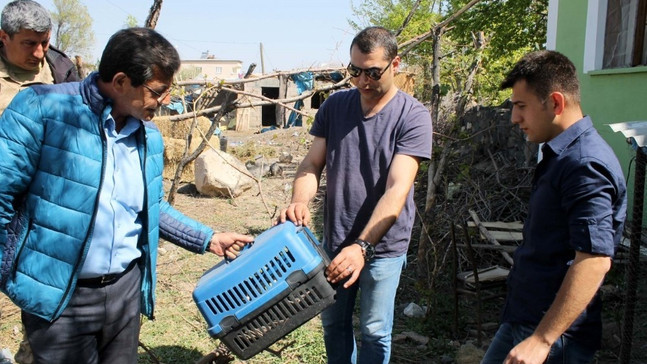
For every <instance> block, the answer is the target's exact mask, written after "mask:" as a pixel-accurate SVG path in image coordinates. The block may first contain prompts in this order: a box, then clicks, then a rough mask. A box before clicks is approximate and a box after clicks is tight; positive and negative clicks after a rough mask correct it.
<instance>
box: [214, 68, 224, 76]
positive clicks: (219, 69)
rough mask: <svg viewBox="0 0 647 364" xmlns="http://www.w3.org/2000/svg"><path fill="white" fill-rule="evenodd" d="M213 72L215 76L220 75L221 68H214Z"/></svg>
mask: <svg viewBox="0 0 647 364" xmlns="http://www.w3.org/2000/svg"><path fill="white" fill-rule="evenodd" d="M214 72H215V73H216V74H217V75H221V74H222V67H216V68H215V69H214Z"/></svg>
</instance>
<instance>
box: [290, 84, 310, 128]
mask: <svg viewBox="0 0 647 364" xmlns="http://www.w3.org/2000/svg"><path fill="white" fill-rule="evenodd" d="M290 78H291V79H292V81H293V82H294V84H295V85H296V86H297V93H298V94H299V95H301V94H302V93H304V92H305V91H308V90H312V89H313V88H314V77H313V75H312V72H301V73H297V74H294V75H292V76H290ZM303 105H304V103H303V100H297V101H296V102H295V103H294V108H295V109H297V110H301V108H303ZM301 125H303V117H302V115H301V114H297V113H296V112H294V111H292V112H291V113H290V116H289V117H288V122H287V124H286V125H285V127H286V128H289V127H292V126H301Z"/></svg>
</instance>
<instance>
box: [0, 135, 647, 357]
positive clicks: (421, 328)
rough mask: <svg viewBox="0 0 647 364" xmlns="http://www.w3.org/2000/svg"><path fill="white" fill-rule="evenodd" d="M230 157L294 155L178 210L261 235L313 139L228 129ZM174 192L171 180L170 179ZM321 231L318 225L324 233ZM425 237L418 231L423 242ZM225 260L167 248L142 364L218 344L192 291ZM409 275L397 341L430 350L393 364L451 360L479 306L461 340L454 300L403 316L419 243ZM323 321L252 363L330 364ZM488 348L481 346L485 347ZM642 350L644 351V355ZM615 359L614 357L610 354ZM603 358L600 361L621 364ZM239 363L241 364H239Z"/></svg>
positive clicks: (492, 311)
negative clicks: (247, 185)
mask: <svg viewBox="0 0 647 364" xmlns="http://www.w3.org/2000/svg"><path fill="white" fill-rule="evenodd" d="M224 135H225V136H226V137H227V141H228V152H230V153H232V154H235V155H237V156H238V157H239V159H241V160H242V161H243V162H245V161H248V160H256V161H257V163H258V162H262V163H264V164H271V163H273V162H275V161H276V160H277V159H278V157H279V156H280V155H281V154H282V153H284V154H285V153H287V154H290V155H291V156H292V161H291V162H289V163H280V165H281V167H282V170H283V173H282V175H279V176H272V177H266V178H263V179H262V181H261V187H260V188H259V186H254V187H252V188H251V189H250V190H248V191H246V192H244V193H243V194H242V195H241V196H238V197H236V198H230V199H227V198H211V197H204V196H200V195H199V194H198V193H197V191H196V190H195V187H194V186H193V185H192V184H186V183H185V184H183V185H182V186H181V188H180V189H179V193H178V194H177V195H176V200H175V207H176V208H177V209H178V210H180V211H182V212H183V213H185V214H186V215H188V216H190V217H192V218H195V219H196V220H199V221H201V222H203V223H205V224H207V225H209V226H212V227H213V228H214V229H216V230H219V231H237V232H242V233H248V234H251V235H258V234H259V233H261V232H262V231H264V230H266V229H268V228H269V227H270V226H271V223H272V220H273V218H275V214H276V213H277V211H278V210H279V209H280V208H282V207H284V206H286V205H287V204H288V203H289V200H290V197H291V186H292V179H293V178H294V173H295V170H296V166H297V165H298V163H299V162H300V161H301V160H302V159H303V157H304V156H305V154H306V153H307V150H308V147H309V145H310V143H311V140H312V137H311V136H309V135H308V133H307V131H306V129H305V128H303V129H302V128H292V129H285V130H273V131H269V132H266V133H262V134H254V133H253V132H235V131H225V132H224ZM166 187H167V189H168V188H169V187H170V182H168V181H167V182H166ZM317 228H318V226H313V230H314V231H315V233H317ZM418 234H419V232H418V230H417V229H415V230H414V233H413V237H414V240H416V238H417V236H418ZM218 261H219V260H218V259H217V258H216V257H215V256H213V255H210V254H207V255H204V256H196V255H194V254H190V253H187V252H185V251H184V250H182V249H178V248H177V247H175V246H174V245H172V244H170V243H162V244H161V245H160V251H159V264H158V287H157V307H156V320H155V321H148V320H145V321H144V322H143V324H142V334H141V336H140V338H141V343H142V344H143V345H142V347H141V348H140V360H139V361H138V362H139V363H167V364H169V363H178V364H179V363H195V362H196V361H197V360H199V359H200V358H202V357H203V356H204V355H206V354H208V353H209V352H210V351H211V350H213V349H215V347H216V346H217V341H215V340H213V339H211V338H210V337H209V336H208V334H207V332H206V328H205V326H206V325H205V322H204V320H203V318H202V316H201V315H200V313H199V312H198V311H197V308H196V306H195V303H194V302H193V300H192V297H191V294H192V292H193V289H194V288H195V284H196V283H197V281H198V279H199V278H200V276H201V275H202V274H203V273H204V272H205V271H206V270H207V269H209V268H210V267H212V266H213V265H214V264H216V263H217V262H218ZM408 261H409V262H410V265H409V266H408V267H407V269H406V270H405V271H404V272H403V275H402V277H401V284H400V288H399V290H398V296H397V299H396V307H397V311H396V316H395V322H394V330H393V334H394V336H397V335H398V334H401V333H403V332H414V333H417V334H421V335H424V336H427V337H428V338H429V339H430V341H429V342H428V343H427V344H426V345H421V344H420V343H416V342H415V341H413V340H411V339H402V340H399V341H396V342H394V344H393V352H392V360H391V362H392V363H394V364H406V363H452V362H455V361H454V360H455V354H456V351H457V350H458V348H459V347H460V346H461V345H462V344H465V343H466V342H474V343H476V340H475V335H474V332H473V331H470V330H469V328H470V327H471V328H473V327H474V325H473V323H474V306H473V305H474V303H473V302H471V301H461V303H460V313H461V315H460V318H459V319H460V326H461V329H460V330H459V332H458V336H455V335H452V334H450V331H451V328H450V326H451V323H450V322H451V321H452V305H453V302H452V300H451V298H447V297H445V298H443V297H442V296H441V298H439V299H437V300H436V301H434V302H433V306H434V311H435V313H434V315H435V319H436V320H437V321H433V320H423V319H410V318H406V317H405V316H404V315H403V314H402V311H403V309H404V307H405V306H406V305H407V304H408V303H409V302H417V303H421V302H424V300H425V299H428V297H430V295H429V292H425V291H424V289H421V288H420V287H419V286H418V284H417V283H416V278H415V273H414V271H415V246H412V248H411V249H410V253H409V258H408ZM501 304H502V302H501V300H500V299H499V300H495V301H492V302H491V303H490V305H489V306H488V308H486V310H485V311H486V313H485V317H484V322H486V323H487V324H486V325H488V326H489V327H490V329H489V332H487V333H486V335H485V336H486V337H485V338H484V343H483V346H482V347H484V346H485V345H487V342H488V338H487V336H489V335H491V334H492V333H493V330H494V329H495V328H496V322H497V321H498V312H499V309H500V307H501ZM0 311H1V312H2V316H1V317H0V350H2V349H8V350H9V351H10V352H11V353H14V354H15V353H16V352H17V350H18V344H19V342H20V339H21V337H22V334H21V332H20V312H19V310H18V309H17V308H16V306H14V305H13V304H12V303H11V302H10V301H9V300H8V299H7V298H6V297H5V296H4V295H1V294H0ZM643 324H644V323H640V325H639V326H641V325H643ZM322 346H323V339H322V334H321V328H320V321H319V319H318V318H315V319H313V320H312V321H310V322H309V323H307V324H306V325H304V326H303V327H302V328H300V329H298V330H297V331H295V333H293V334H291V335H289V336H288V337H287V338H286V339H284V340H281V342H279V343H277V344H275V345H273V346H272V347H271V350H270V352H267V351H266V352H263V353H261V354H259V355H258V356H256V357H254V358H253V359H251V360H249V361H247V362H246V363H254V364H256V363H259V364H260V363H323V362H325V353H324V352H323V351H322V350H323V347H322ZM482 347H481V348H482ZM644 348H645V347H643V346H639V347H638V348H637V350H644ZM611 357H613V356H611ZM609 359H610V360H609V361H606V360H599V361H597V362H598V363H610V362H615V361H613V360H612V359H611V358H609ZM235 363H241V362H240V361H235Z"/></svg>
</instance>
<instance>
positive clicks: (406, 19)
mask: <svg viewBox="0 0 647 364" xmlns="http://www.w3.org/2000/svg"><path fill="white" fill-rule="evenodd" d="M421 2H422V0H417V1H416V3H415V4H413V6H412V7H411V10H409V15H407V17H406V18H405V19H404V21H403V22H402V25H401V26H400V29H398V30H397V31H396V32H395V36H396V37H397V36H398V35H400V33H402V31H403V30H404V28H406V27H407V25H409V22H410V21H411V18H413V14H414V13H415V12H416V10H417V9H418V6H419V5H420V3H421Z"/></svg>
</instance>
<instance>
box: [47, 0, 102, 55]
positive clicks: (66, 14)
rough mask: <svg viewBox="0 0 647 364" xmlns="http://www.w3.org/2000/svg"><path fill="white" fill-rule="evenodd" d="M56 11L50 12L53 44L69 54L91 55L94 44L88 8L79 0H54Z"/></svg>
mask: <svg viewBox="0 0 647 364" xmlns="http://www.w3.org/2000/svg"><path fill="white" fill-rule="evenodd" d="M53 2H54V7H55V8H56V11H53V12H52V22H53V23H54V24H53V28H54V29H53V31H54V34H55V36H56V42H55V43H54V45H55V46H56V48H58V49H60V50H62V51H63V52H65V53H66V54H68V55H70V56H76V55H80V56H82V57H84V58H89V57H90V56H91V47H92V45H93V44H94V32H93V31H92V18H91V17H90V13H89V12H88V8H87V7H86V6H85V5H83V4H82V3H81V1H80V0H54V1H53Z"/></svg>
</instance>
